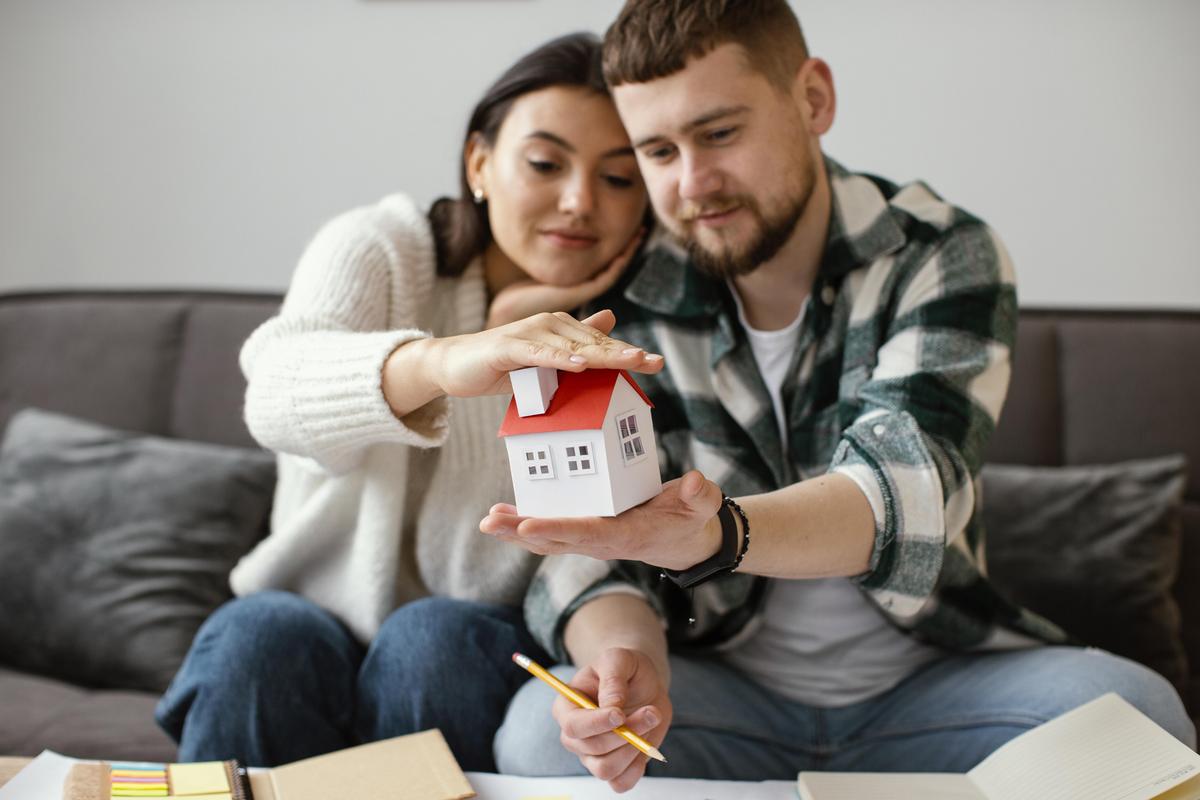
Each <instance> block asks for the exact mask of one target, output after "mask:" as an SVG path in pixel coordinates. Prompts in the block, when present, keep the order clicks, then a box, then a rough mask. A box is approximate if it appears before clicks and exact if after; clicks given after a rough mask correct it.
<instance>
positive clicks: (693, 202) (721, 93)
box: [613, 44, 819, 277]
mask: <svg viewBox="0 0 1200 800" xmlns="http://www.w3.org/2000/svg"><path fill="white" fill-rule="evenodd" d="M613 97H614V100H615V101H616V104H617V110H618V112H619V113H620V115H621V121H622V122H624V124H625V128H626V130H628V132H629V138H630V140H631V141H632V142H633V144H634V148H635V152H636V154H637V160H638V166H639V167H640V168H641V171H642V176H643V178H644V179H645V182H646V187H647V188H648V189H649V191H650V201H651V203H652V204H653V205H654V211H655V213H656V214H657V215H658V217H659V219H660V220H661V221H662V223H663V224H664V225H665V226H666V228H667V230H668V231H670V232H671V233H672V234H673V235H674V236H675V237H676V238H677V239H678V240H679V241H680V242H681V243H682V244H683V245H684V246H685V247H687V249H688V250H689V252H690V253H691V255H692V257H693V259H694V260H695V262H696V263H697V265H699V266H700V267H701V268H703V269H706V270H708V271H710V272H712V273H714V274H717V275H721V276H729V277H733V276H736V275H744V274H746V273H748V272H751V271H752V270H754V269H755V268H756V267H758V266H759V265H760V264H761V263H763V262H764V261H768V260H770V259H771V258H772V257H774V256H775V254H776V253H777V252H778V251H779V249H780V248H781V247H782V246H783V245H784V244H785V243H786V242H787V241H788V240H789V239H790V238H791V236H792V233H793V231H794V230H795V228H796V224H797V222H798V221H799V219H800V217H801V216H802V215H803V213H804V209H805V207H806V205H807V203H808V199H809V197H810V196H811V194H812V190H813V186H814V185H815V181H816V167H815V161H816V154H817V153H819V149H817V148H816V147H815V141H816V137H815V136H814V135H813V134H812V132H811V131H810V130H809V128H808V126H807V125H806V124H805V118H804V115H803V113H802V110H801V107H800V104H799V102H798V101H797V100H796V98H795V97H794V96H793V93H790V92H788V93H785V92H782V91H780V90H779V89H778V88H777V87H775V86H773V85H772V84H771V83H770V82H769V81H768V80H767V78H766V77H765V76H764V75H762V74H761V73H759V72H756V71H755V70H753V69H752V68H751V67H750V65H749V64H748V63H747V61H746V59H745V57H744V56H743V50H742V48H741V46H740V45H736V44H725V45H721V46H719V47H717V48H716V49H715V50H713V51H712V52H711V53H709V54H708V55H706V56H704V57H703V58H698V59H693V60H691V61H689V62H688V64H687V66H686V67H685V68H684V69H683V70H682V71H680V72H677V73H675V74H674V75H670V76H667V77H665V78H659V79H657V80H653V81H650V82H648V83H631V84H623V85H621V86H618V87H616V89H615V90H614V91H613Z"/></svg>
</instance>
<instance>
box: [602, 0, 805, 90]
mask: <svg viewBox="0 0 1200 800" xmlns="http://www.w3.org/2000/svg"><path fill="white" fill-rule="evenodd" d="M730 42H732V43H735V44H740V45H741V46H742V49H743V50H745V52H746V57H747V59H748V61H749V63H750V66H751V67H752V68H753V69H755V70H756V71H757V72H759V73H761V74H762V75H763V76H765V77H766V78H767V80H769V81H770V82H771V84H772V85H774V86H775V88H777V89H779V90H780V91H790V90H791V87H792V81H793V80H794V79H795V77H796V73H797V72H799V70H800V67H801V65H802V64H803V63H804V62H805V60H806V59H807V58H808V47H807V46H806V45H805V43H804V34H803V32H801V30H800V21H799V20H798V19H796V15H795V13H794V12H793V11H792V9H791V8H790V7H789V6H788V4H787V1H786V0H627V2H626V3H625V7H624V8H623V9H621V13H620V15H619V16H618V17H617V19H616V21H615V22H613V24H612V25H611V26H610V27H609V29H608V32H607V33H606V34H605V35H604V78H605V80H606V81H607V82H608V85H609V86H610V87H614V86H620V85H621V84H623V83H646V82H647V81H652V80H654V79H656V78H665V77H667V76H668V75H674V74H675V73H676V72H679V71H680V70H682V69H683V68H684V65H685V64H686V63H687V61H688V59H691V58H701V57H703V56H705V55H707V54H708V53H710V52H712V51H713V50H714V49H716V48H717V47H718V46H720V45H723V44H727V43H730Z"/></svg>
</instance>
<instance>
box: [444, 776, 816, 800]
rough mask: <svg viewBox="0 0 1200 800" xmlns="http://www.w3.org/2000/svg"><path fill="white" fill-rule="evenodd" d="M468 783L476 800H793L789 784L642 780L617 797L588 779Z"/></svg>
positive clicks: (509, 779)
mask: <svg viewBox="0 0 1200 800" xmlns="http://www.w3.org/2000/svg"><path fill="white" fill-rule="evenodd" d="M467 781H469V782H470V784H471V786H472V787H474V789H475V791H476V792H478V793H479V794H478V800H616V798H618V797H619V798H621V800H796V784H795V783H793V782H792V781H761V782H747V781H698V780H686V779H683V778H642V779H641V780H640V781H638V783H637V786H634V787H633V788H632V789H630V790H629V791H628V792H625V793H624V794H621V795H618V794H616V793H615V792H613V790H612V789H610V788H608V784H607V783H605V782H604V781H600V780H597V779H596V778H593V777H591V776H582V777H574V778H522V777H520V776H517V775H492V774H490V773H485V772H468V773H467Z"/></svg>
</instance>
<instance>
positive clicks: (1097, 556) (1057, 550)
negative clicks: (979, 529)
mask: <svg viewBox="0 0 1200 800" xmlns="http://www.w3.org/2000/svg"><path fill="white" fill-rule="evenodd" d="M1186 466H1187V462H1186V460H1185V459H1184V457H1183V456H1181V455H1178V456H1168V457H1165V458H1157V459H1149V460H1143V461H1127V462H1123V463H1120V464H1111V465H1101V466H1075V467H1023V466H997V465H988V466H986V467H984V469H983V519H984V524H985V525H986V529H987V560H988V572H989V573H990V575H991V578H992V580H993V581H994V582H995V584H996V585H997V587H998V588H1000V590H1001V591H1003V592H1004V593H1005V594H1007V595H1009V596H1010V597H1011V598H1012V599H1013V600H1015V601H1016V602H1018V603H1020V604H1021V605H1023V606H1025V607H1026V608H1029V609H1031V610H1033V611H1036V612H1038V613H1039V614H1041V615H1042V616H1044V617H1046V618H1048V619H1050V620H1053V621H1054V622H1056V623H1058V624H1059V625H1060V626H1061V627H1063V628H1064V629H1066V630H1067V631H1068V632H1069V633H1071V634H1073V635H1074V636H1076V637H1077V638H1078V639H1080V640H1081V641H1083V642H1085V643H1087V644H1090V645H1094V646H1096V647H1101V648H1103V649H1105V650H1108V651H1110V652H1113V653H1117V654H1119V655H1123V656H1126V657H1128V658H1131V659H1133V660H1135V661H1139V662H1141V663H1142V664H1145V665H1146V666H1148V667H1151V668H1152V669H1155V670H1157V671H1158V672H1159V673H1160V674H1162V675H1163V676H1164V677H1166V678H1167V679H1168V680H1170V681H1171V682H1172V683H1173V684H1175V686H1177V687H1179V688H1180V690H1181V691H1182V690H1183V687H1184V684H1185V683H1186V682H1187V676H1188V663H1187V653H1186V651H1185V650H1184V647H1183V640H1182V635H1181V627H1180V626H1181V622H1180V612H1179V606H1178V605H1177V604H1176V602H1175V599H1174V597H1173V596H1172V594H1171V587H1172V585H1173V584H1174V582H1175V577H1176V574H1177V572H1178V569H1179V557H1180V549H1181V547H1182V535H1183V534H1182V525H1181V520H1180V506H1181V503H1182V500H1183V491H1184V484H1185V473H1186Z"/></svg>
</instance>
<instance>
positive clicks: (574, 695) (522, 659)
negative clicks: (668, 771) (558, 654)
mask: <svg viewBox="0 0 1200 800" xmlns="http://www.w3.org/2000/svg"><path fill="white" fill-rule="evenodd" d="M512 660H513V661H515V662H517V665H518V666H521V667H524V668H525V669H527V670H529V673H530V674H531V675H533V676H534V677H537V678H541V679H542V680H543V681H545V682H546V683H548V684H550V688H552V689H554V691H556V692H558V693H559V694H561V695H562V696H563V697H565V698H567V699H568V700H570V701H571V702H572V703H574V704H575V705H577V706H579V707H580V708H591V709H595V708H598V706H597V705H596V704H595V703H594V702H592V700H591V699H590V698H588V697H587V696H586V695H583V694H580V693H579V692H577V691H575V690H574V689H572V688H571V687H570V686H567V685H566V684H565V683H563V682H562V681H560V680H559V679H558V678H556V677H554V676H553V675H552V674H550V673H549V672H547V671H546V669H545V668H544V667H543V666H542V665H541V664H539V663H537V662H536V661H534V660H533V659H532V658H530V657H529V656H523V655H521V654H520V653H513V656H512ZM613 733H615V734H617V735H618V736H620V737H621V738H622V739H624V740H625V741H627V742H629V743H630V744H631V745H633V746H634V747H636V748H637V749H638V750H641V751H642V752H643V753H645V754H646V755H648V756H650V757H651V758H653V759H657V760H658V761H661V762H663V763H664V764H665V763H667V759H666V758H665V757H664V756H663V754H662V753H660V752H658V748H657V747H655V746H654V745H652V744H650V743H649V742H647V741H646V740H645V739H643V738H642V737H640V736H638V735H637V734H636V733H634V732H633V731H631V730H629V728H626V727H625V726H624V725H622V726H621V727H619V728H613Z"/></svg>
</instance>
